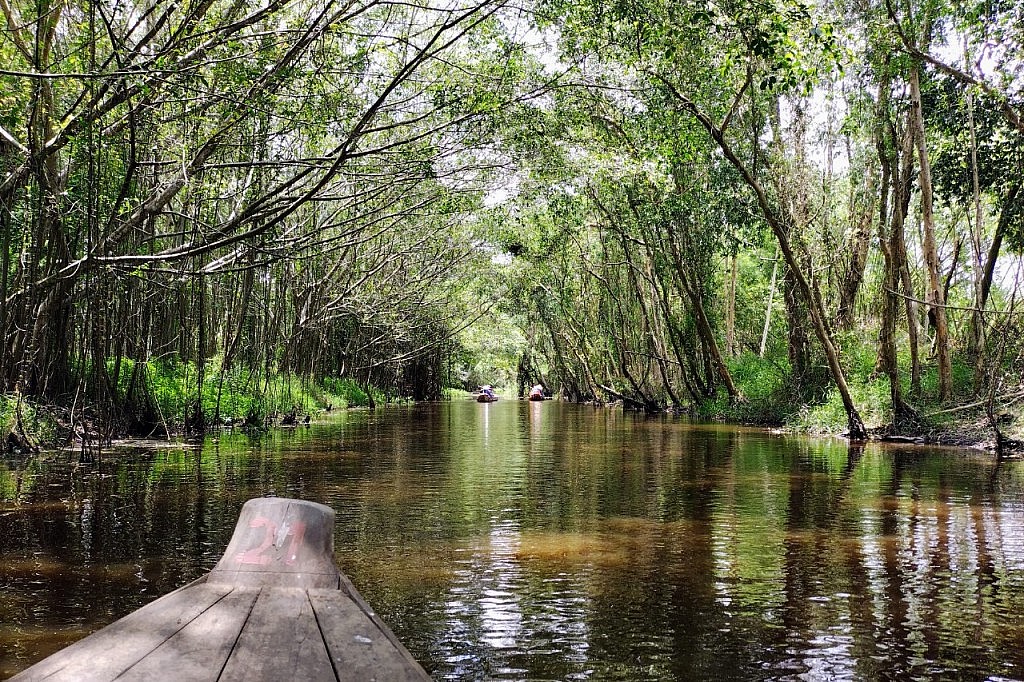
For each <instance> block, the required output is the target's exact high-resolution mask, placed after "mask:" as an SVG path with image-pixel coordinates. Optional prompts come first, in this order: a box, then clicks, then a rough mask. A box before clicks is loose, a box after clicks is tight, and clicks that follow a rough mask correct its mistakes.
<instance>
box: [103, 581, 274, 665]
mask: <svg viewBox="0 0 1024 682" xmlns="http://www.w3.org/2000/svg"><path fill="white" fill-rule="evenodd" d="M259 594H260V590H259V588H251V587H248V588H245V587H243V588H236V589H234V590H232V591H231V593H230V594H228V595H227V596H225V597H224V598H223V599H221V600H220V601H218V602H217V603H216V604H213V605H211V606H210V608H208V609H206V611H204V612H203V613H202V614H201V615H200V616H199V617H197V618H196V619H195V620H193V621H192V622H190V623H189V624H188V625H187V626H186V627H184V628H182V629H180V630H178V631H177V632H175V633H174V635H172V636H171V637H169V638H168V639H167V640H166V641H164V642H163V643H162V644H161V645H160V646H159V647H158V648H156V649H155V650H153V652H152V653H150V654H149V655H147V656H146V657H145V658H143V659H142V660H140V661H139V662H138V663H136V664H135V665H133V666H132V667H131V668H129V669H128V670H127V671H125V672H124V673H122V674H120V675H119V676H118V677H117V679H118V681H119V682H120V680H128V681H133V680H158V679H170V678H171V677H173V678H174V679H176V680H216V679H218V678H217V675H218V673H220V671H221V669H222V668H223V667H224V662H225V661H227V660H228V656H230V655H231V651H232V648H233V646H234V643H235V641H236V640H237V638H238V633H240V632H241V631H242V628H243V627H244V626H245V625H246V623H247V622H248V618H249V613H250V611H251V610H252V608H253V603H254V602H255V601H256V598H257V596H259ZM170 671H173V673H172V674H169V672H170Z"/></svg>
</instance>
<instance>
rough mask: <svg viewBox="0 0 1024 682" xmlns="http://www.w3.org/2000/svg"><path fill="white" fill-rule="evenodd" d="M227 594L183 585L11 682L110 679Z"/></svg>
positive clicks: (224, 589) (225, 588)
mask: <svg viewBox="0 0 1024 682" xmlns="http://www.w3.org/2000/svg"><path fill="white" fill-rule="evenodd" d="M231 591H232V588H231V586H230V585H206V584H196V583H193V584H192V585H187V586H185V587H183V588H181V589H179V590H176V591H174V592H171V593H170V594H166V595H164V596H163V597H160V598H159V599H157V600H156V601H154V602H153V603H151V604H149V605H147V606H146V607H145V608H144V609H140V610H138V611H135V612H133V613H130V614H128V615H127V616H125V617H124V618H122V619H120V620H118V621H116V622H114V623H112V624H110V625H108V626H107V627H105V628H103V629H102V630H99V631H97V632H94V633H93V634H91V635H89V636H88V637H86V638H85V639H82V640H79V641H78V642H75V643H74V644H72V645H70V646H68V647H66V648H64V649H62V650H61V651H58V652H57V653H55V654H53V655H52V656H50V657H49V658H45V659H43V660H42V661H40V662H39V663H36V664H35V665H34V666H32V667H31V668H28V669H27V670H24V671H22V672H21V673H19V674H18V675H15V676H14V677H13V678H11V679H12V681H13V680H17V681H18V682H32V681H34V680H44V679H45V680H68V681H69V682H70V681H71V680H89V679H93V680H100V679H113V678H115V677H117V675H119V674H120V673H121V672H122V671H125V670H127V669H128V668H130V667H131V666H133V665H135V664H136V663H137V662H138V661H140V660H142V658H144V657H145V656H146V655H148V654H149V653H150V652H152V651H153V650H154V649H156V648H157V647H159V646H160V645H161V644H163V643H164V642H165V641H167V640H168V639H170V638H171V637H172V636H173V635H174V634H175V633H176V632H178V631H179V630H181V629H182V628H184V627H185V626H186V625H188V624H189V623H190V622H192V621H193V620H194V619H195V618H196V617H198V616H200V615H201V614H203V613H204V612H205V611H206V610H207V609H209V608H210V607H211V606H212V605H214V604H216V603H217V602H218V601H220V600H221V599H222V598H223V597H224V596H225V595H227V594H229V593H230V592H231Z"/></svg>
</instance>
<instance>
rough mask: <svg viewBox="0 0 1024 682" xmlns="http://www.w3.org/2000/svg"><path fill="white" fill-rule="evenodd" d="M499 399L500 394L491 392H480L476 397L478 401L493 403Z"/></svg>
mask: <svg viewBox="0 0 1024 682" xmlns="http://www.w3.org/2000/svg"><path fill="white" fill-rule="evenodd" d="M497 399H498V396H496V395H493V394H491V393H480V394H478V395H477V397H476V401H477V402H478V403H493V402H494V401H496V400H497Z"/></svg>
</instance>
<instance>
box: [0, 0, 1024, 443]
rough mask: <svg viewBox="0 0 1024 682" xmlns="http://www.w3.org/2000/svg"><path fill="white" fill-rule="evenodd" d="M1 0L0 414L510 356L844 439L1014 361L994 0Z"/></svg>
mask: <svg viewBox="0 0 1024 682" xmlns="http://www.w3.org/2000/svg"><path fill="white" fill-rule="evenodd" d="M0 8H2V10H3V17H2V19H0V27H2V28H0V64H2V65H3V67H2V68H0V101H2V103H3V105H2V106H0V305H2V315H0V328H2V338H3V345H2V347H0V382H2V389H0V392H2V393H4V394H6V395H7V396H8V398H7V399H6V400H5V402H4V403H3V405H4V406H5V407H4V409H3V412H2V415H3V416H4V418H5V420H6V422H7V423H6V424H5V428H6V430H7V432H9V433H12V434H14V435H15V436H17V442H18V443H20V444H25V441H26V440H31V439H30V438H29V437H28V435H27V432H26V426H25V423H24V421H25V419H26V416H25V414H26V411H25V410H26V409H28V408H23V402H24V401H25V400H28V404H30V405H36V406H38V405H43V404H54V405H58V406H61V409H66V410H67V413H66V414H67V416H66V419H65V420H64V422H65V424H68V423H70V424H72V426H71V427H70V428H71V429H72V430H74V426H73V424H74V423H75V422H76V420H77V421H78V422H83V423H84V422H88V423H90V424H91V423H92V421H93V420H95V422H96V423H101V424H103V425H105V426H104V428H107V429H108V431H109V430H111V429H124V430H131V431H135V432H141V433H151V432H153V431H154V430H157V429H163V430H164V431H166V430H167V429H168V425H169V424H171V423H180V424H182V425H184V426H186V427H188V428H196V429H199V428H203V427H205V426H207V425H209V424H210V423H211V422H214V421H220V420H223V419H225V418H248V419H249V420H257V419H261V418H262V417H263V416H264V415H265V414H266V413H267V412H270V411H274V410H283V411H285V412H287V410H288V406H289V405H295V404H296V403H297V402H301V401H303V400H307V399H308V400H313V401H319V402H320V403H321V404H329V403H330V402H331V401H332V398H331V396H337V395H343V394H344V393H345V391H346V390H349V391H356V390H357V391H359V392H361V393H362V394H363V395H365V394H369V395H370V396H374V395H376V396H378V398H379V397H382V396H383V397H385V398H388V399H390V398H396V397H402V398H412V399H437V398H440V397H442V396H443V395H445V392H446V391H447V390H448V389H451V388H456V387H460V388H465V389H472V388H473V387H474V386H475V385H477V384H482V383H497V384H499V385H503V386H504V387H505V388H506V390H508V391H509V392H515V393H518V394H523V393H524V392H525V389H526V388H527V387H528V386H530V385H532V384H534V383H538V382H540V383H542V384H543V385H544V386H545V388H546V389H547V390H548V391H549V392H554V393H559V394H560V395H561V396H563V397H564V398H566V399H570V400H579V401H599V402H607V401H621V402H622V403H623V404H624V405H626V406H627V407H636V408H642V409H646V410H651V411H657V410H664V409H668V408H678V409H690V410H694V411H696V412H698V413H699V414H703V415H714V416H722V415H725V416H728V417H729V418H732V419H743V420H756V421H763V422H789V423H794V422H798V421H800V420H801V419H806V418H807V415H808V414H809V413H810V411H812V410H817V411H818V414H819V416H820V415H822V414H824V415H826V416H825V417H823V418H824V419H825V420H826V421H827V420H828V417H827V415H828V414H830V412H829V411H830V410H831V415H832V417H833V421H836V420H838V421H839V422H841V423H842V424H844V425H845V428H846V429H848V432H849V435H850V436H851V437H854V438H860V437H863V436H865V435H866V433H867V429H870V428H874V427H882V426H885V427H888V428H893V429H896V430H900V429H915V428H919V427H920V425H921V424H922V423H923V421H922V420H925V419H927V415H926V412H932V413H935V412H940V413H941V412H945V411H948V410H950V409H952V408H953V407H954V406H955V405H961V404H963V405H967V406H974V407H975V408H980V409H983V411H985V412H986V413H987V419H988V420H989V422H990V423H991V424H992V425H997V424H999V423H1000V420H1001V419H1003V420H1004V421H1005V418H1004V417H1002V416H1001V415H1002V414H1003V411H1004V409H1005V407H1006V406H1007V405H1010V404H1012V403H1013V402H1014V401H1015V400H1016V399H1017V398H1019V397H1020V394H1021V390H1022V389H1021V379H1020V374H1021V370H1022V369H1024V359H1022V358H1021V354H1022V353H1024V346H1022V345H1020V342H1019V339H1020V338H1021V336H1020V334H1019V333H1018V332H1019V327H1020V323H1019V314H1018V313H1019V311H1018V302H1017V301H1018V298H1019V291H1018V281H1017V279H1018V275H1019V273H1020V269H1019V256H1018V253H1019V249H1020V248H1021V247H1022V246H1024V196H1022V192H1021V184H1022V182H1024V144H1022V142H1024V121H1022V109H1024V74H1022V68H1024V62H1022V52H1021V50H1022V42H1024V16H1022V14H1024V8H1022V7H1021V5H1020V4H1019V3H1000V2H996V3H991V2H984V3H983V2H959V1H952V2H950V1H944V0H906V1H903V0H885V2H875V1H873V0H869V1H868V2H862V3H847V4H845V5H843V4H838V3H837V4H832V5H828V4H822V5H819V6H815V5H812V4H809V3H805V2H802V1H801V0H769V1H764V2H762V1H758V2H732V1H729V0H726V1H724V2H719V1H714V0H713V1H710V2H704V1H701V2H671V1H664V0H636V1H634V2H616V3H605V2H600V1H597V0H582V1H578V2H564V1H563V0H539V1H538V2H537V3H532V4H531V3H526V4H519V5H512V4H510V3H507V2H503V1H498V2H492V1H489V0H480V1H465V0H440V1H439V2H425V3H421V2H411V3H410V2H390V1H376V0H366V1H363V0H342V1H336V0H252V1H250V2H242V1H240V0H195V1H189V2H184V3H177V2H168V1H165V0H146V1H139V2H136V1H132V0H116V1H114V2H109V1H106V0H33V1H32V2H28V1H27V0H0ZM296 381H297V382H299V383H298V385H299V386H301V388H296V387H295V384H294V382H296ZM343 387H348V388H343ZM229 396H230V398H231V399H230V401H229V400H228V399H227V397H229ZM300 396H301V397H300ZM370 400H371V401H372V400H373V398H372V397H371V398H370ZM815 406H817V407H815ZM301 407H302V409H312V405H302V406H301ZM83 408H84V409H85V412H83ZM295 409H296V408H295V407H292V416H293V417H294V412H295ZM83 420H84V421H83ZM83 428H84V427H83ZM12 442H13V441H12Z"/></svg>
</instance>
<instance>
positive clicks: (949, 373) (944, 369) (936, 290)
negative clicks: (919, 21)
mask: <svg viewBox="0 0 1024 682" xmlns="http://www.w3.org/2000/svg"><path fill="white" fill-rule="evenodd" d="M910 98H911V112H912V116H913V121H914V140H915V142H916V144H917V156H918V163H919V164H920V167H921V173H920V177H919V179H918V183H919V185H920V187H921V228H922V230H923V235H924V236H923V243H922V244H921V249H922V251H923V252H924V260H925V265H926V266H927V273H928V290H927V294H926V296H925V300H926V301H927V302H928V305H929V306H930V307H931V310H930V311H929V316H930V317H931V318H932V319H933V320H934V323H935V353H936V356H937V359H938V365H939V400H941V401H943V402H945V401H947V400H949V398H950V396H951V394H952V389H953V370H952V358H951V356H950V348H949V323H948V321H947V318H946V297H945V296H944V294H943V290H942V277H941V275H940V263H939V252H938V247H937V246H936V243H935V215H934V212H933V204H934V199H933V197H932V175H931V164H930V163H929V161H928V145H927V141H926V140H925V128H924V113H923V111H922V110H921V78H920V64H918V63H915V64H914V66H913V67H911V70H910Z"/></svg>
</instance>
